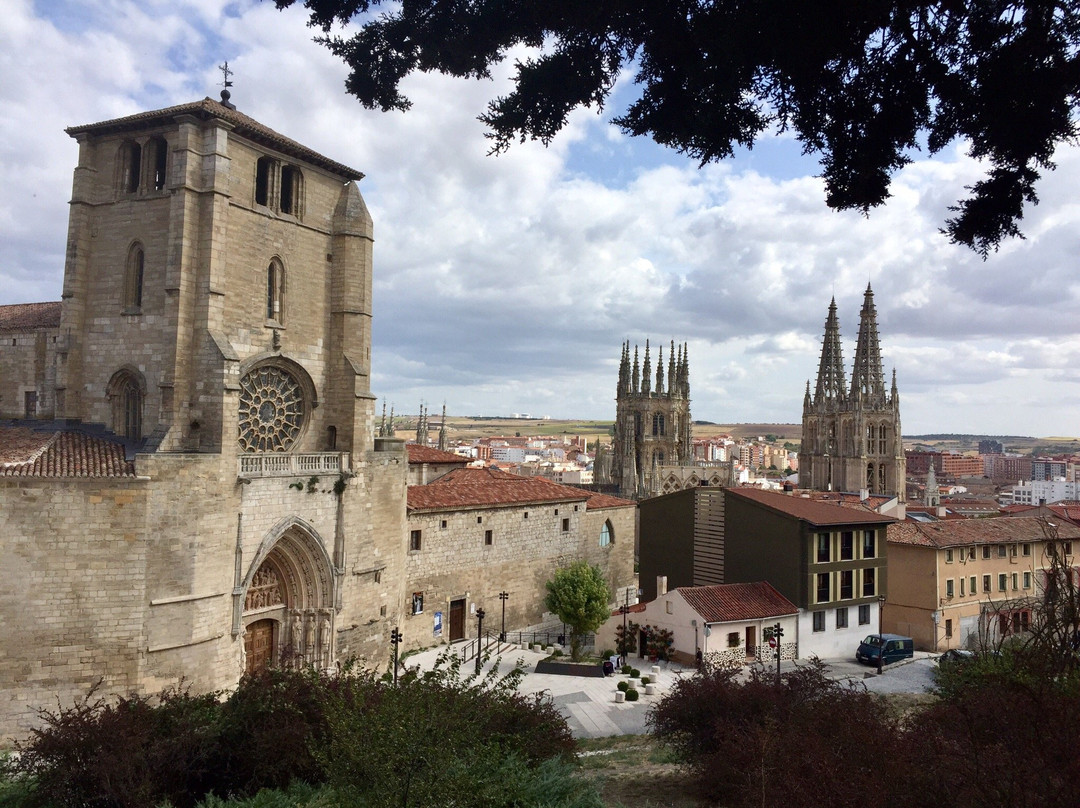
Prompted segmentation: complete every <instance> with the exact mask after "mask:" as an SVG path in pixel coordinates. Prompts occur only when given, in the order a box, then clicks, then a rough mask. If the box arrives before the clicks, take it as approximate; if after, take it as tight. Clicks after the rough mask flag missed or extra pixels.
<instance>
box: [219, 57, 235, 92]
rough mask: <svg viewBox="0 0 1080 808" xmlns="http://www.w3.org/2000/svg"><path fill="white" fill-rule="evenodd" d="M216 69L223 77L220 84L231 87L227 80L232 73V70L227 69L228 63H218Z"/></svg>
mask: <svg viewBox="0 0 1080 808" xmlns="http://www.w3.org/2000/svg"><path fill="white" fill-rule="evenodd" d="M218 70H220V71H221V76H222V78H224V79H225V81H224V82H223V83H222V85H221V86H222V87H232V82H231V81H229V76H231V75H232V74H233V71H231V70H229V63H228V62H225V64H223V65H218Z"/></svg>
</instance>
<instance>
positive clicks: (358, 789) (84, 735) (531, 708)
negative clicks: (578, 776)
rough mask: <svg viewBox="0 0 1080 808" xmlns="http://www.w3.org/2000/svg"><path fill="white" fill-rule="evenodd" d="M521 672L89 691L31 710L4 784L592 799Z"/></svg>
mask: <svg viewBox="0 0 1080 808" xmlns="http://www.w3.org/2000/svg"><path fill="white" fill-rule="evenodd" d="M522 675H523V674H522V672H521V671H519V670H515V671H514V672H512V673H510V674H507V675H506V676H499V674H498V672H497V671H491V672H489V673H488V674H486V675H484V676H483V677H479V676H470V677H467V678H462V676H461V671H460V667H459V663H457V662H452V661H447V660H445V659H444V660H441V661H440V663H439V664H438V665H437V666H436V669H435V670H433V671H429V672H427V673H425V674H422V675H417V674H407V675H406V676H404V677H403V678H402V679H401V681H400V682H399V684H398V686H396V687H395V686H394V685H393V684H392V683H391V682H390V681H388V680H387V679H386V678H385V677H384V678H379V677H377V676H376V675H375V674H374V673H371V672H366V671H347V672H346V673H343V674H341V675H334V676H324V675H320V674H317V673H314V672H311V671H267V672H265V673H263V674H260V675H258V676H252V677H245V678H244V679H243V680H241V682H240V684H239V686H238V688H237V689H236V691H235V692H233V693H232V694H230V695H229V696H228V697H227V698H222V694H209V695H203V696H193V695H190V694H189V693H187V692H186V691H184V690H170V691H166V692H164V693H161V694H160V695H158V696H154V697H149V696H147V697H141V696H130V697H123V698H115V699H104V698H97V697H95V695H94V694H93V693H91V695H90V696H88V697H87V698H86V699H85V700H84V701H82V702H81V703H79V704H76V705H74V706H73V707H71V708H67V709H60V710H58V711H56V712H55V713H45V714H43V716H42V718H43V726H42V727H41V728H40V729H38V730H36V731H35V732H34V733H33V735H32V736H31V738H30V739H29V740H28V741H27V742H26V743H25V744H23V745H22V746H21V747H20V750H19V751H20V756H19V757H18V759H17V761H16V762H15V763H14V764H13V774H14V780H13V781H12V782H10V783H8V784H6V785H5V789H9V788H10V789H12V790H18V789H21V790H22V791H23V792H29V796H28V797H27V798H26V799H25V800H24V801H25V804H26V805H28V806H43V807H44V806H48V807H49V808H52V807H53V806H78V807H79V808H156V807H157V806H160V805H164V804H168V805H169V806H171V807H172V808H194V806H195V804H196V803H197V802H198V801H199V800H205V801H206V802H205V804H206V805H207V806H210V805H216V804H219V803H215V802H214V800H215V799H217V800H220V799H225V798H239V799H244V798H250V799H251V800H253V801H252V802H250V805H251V806H259V807H260V808H262V806H265V808H271V807H272V806H277V805H279V804H281V805H290V806H293V805H305V806H307V805H310V806H312V808H314V806H318V805H324V804H325V805H328V806H329V805H347V804H353V805H357V806H379V805H394V806H399V807H400V808H410V807H411V806H412V807H415V806H440V807H441V806H445V805H459V806H466V805H475V806H482V805H492V806H497V805H502V804H505V805H515V806H520V807H521V808H526V806H532V805H538V806H539V805H549V804H551V805H556V804H557V805H560V806H566V807H567V808H590V807H591V806H592V805H594V799H593V798H594V797H595V792H594V791H593V790H592V789H591V787H587V786H582V785H581V784H580V783H579V782H578V781H577V780H575V778H573V777H572V776H571V774H572V768H573V759H574V758H573V751H574V741H573V738H572V736H571V734H570V730H569V727H567V725H566V721H565V720H564V719H563V717H562V715H561V714H560V713H559V712H558V711H557V710H556V709H555V707H554V705H553V704H552V702H551V700H550V699H549V698H543V697H525V696H521V695H519V694H518V693H517V691H516V688H517V685H518V683H519V682H520V679H521V676H522ZM292 780H305V781H307V782H308V783H311V784H312V787H313V790H311V791H310V793H308V792H303V793H302V794H301V795H300V796H298V797H297V798H296V799H295V800H293V801H292V802H289V801H288V800H289V799H290V797H289V796H288V795H289V794H291V793H292V792H291V791H283V790H282V789H286V788H292V789H297V788H303V786H300V785H296V784H294V785H292V786H291V787H290V786H289V784H290V781H292ZM554 781H565V787H564V788H562V789H561V790H559V792H558V793H560V794H562V795H563V796H562V799H563V801H562V802H558V803H549V802H546V801H545V802H536V801H530V800H537V799H539V798H540V797H541V796H542V795H543V794H546V793H550V792H551V785H552V783H553V782H554ZM2 793H3V792H0V795H2ZM298 793H299V792H298ZM283 795H285V796H283ZM327 795H330V796H327ZM500 795H508V796H507V797H506V798H505V800H504V797H503V796H500ZM282 799H284V800H285V802H280V800H282ZM545 799H546V798H545ZM506 800H509V801H506ZM238 804H242V803H238Z"/></svg>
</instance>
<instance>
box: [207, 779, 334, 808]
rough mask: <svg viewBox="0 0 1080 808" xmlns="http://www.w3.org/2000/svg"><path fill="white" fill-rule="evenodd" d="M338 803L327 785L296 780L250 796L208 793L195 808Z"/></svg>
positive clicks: (309, 807)
mask: <svg viewBox="0 0 1080 808" xmlns="http://www.w3.org/2000/svg"><path fill="white" fill-rule="evenodd" d="M338 805H339V802H338V801H337V799H336V796H335V795H334V793H333V792H332V791H331V790H330V789H329V788H328V787H327V786H309V785H308V784H307V783H300V782H296V783H292V784H291V785H290V786H288V787H287V788H285V789H269V788H267V789H263V790H261V791H259V792H257V793H255V794H254V795H252V796H250V797H234V798H233V799H221V798H220V797H215V796H213V795H210V796H209V797H207V798H206V799H205V800H203V801H202V802H200V803H199V804H198V806H197V808H336V807H337V806H338Z"/></svg>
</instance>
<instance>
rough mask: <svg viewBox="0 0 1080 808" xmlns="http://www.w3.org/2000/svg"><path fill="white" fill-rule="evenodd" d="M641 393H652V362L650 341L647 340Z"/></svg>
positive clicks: (642, 369)
mask: <svg viewBox="0 0 1080 808" xmlns="http://www.w3.org/2000/svg"><path fill="white" fill-rule="evenodd" d="M641 392H642V393H644V394H645V395H648V394H649V393H651V392H652V360H651V359H649V341H648V340H645V364H644V365H643V366H642V368H641Z"/></svg>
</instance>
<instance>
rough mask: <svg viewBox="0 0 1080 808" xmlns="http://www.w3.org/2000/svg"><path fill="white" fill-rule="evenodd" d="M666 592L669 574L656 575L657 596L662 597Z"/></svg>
mask: <svg viewBox="0 0 1080 808" xmlns="http://www.w3.org/2000/svg"><path fill="white" fill-rule="evenodd" d="M666 594H667V576H666V575H657V576H656V597H660V596H661V595H666Z"/></svg>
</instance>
